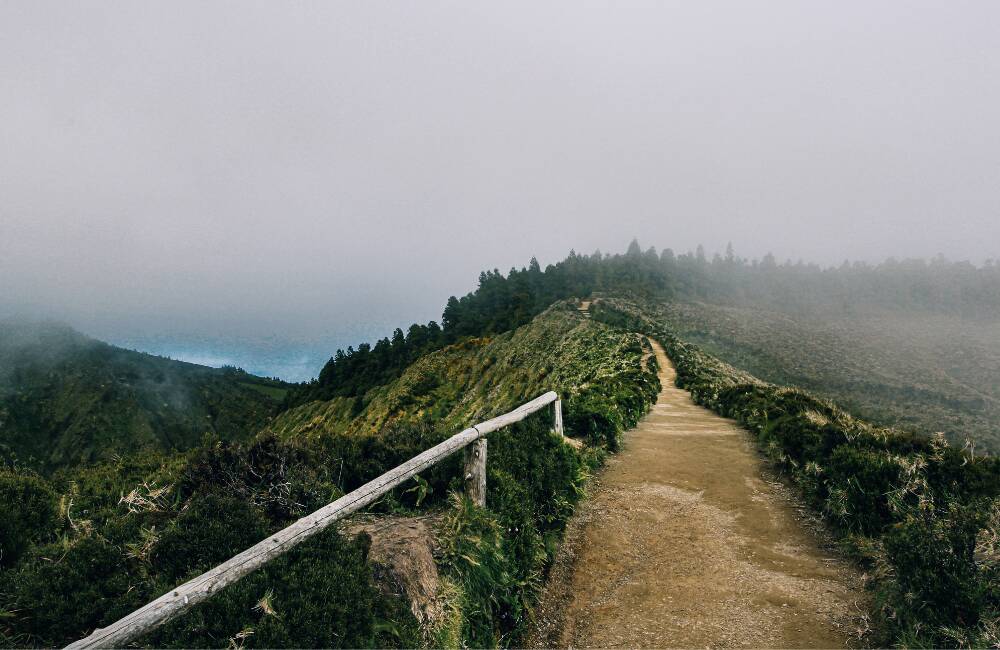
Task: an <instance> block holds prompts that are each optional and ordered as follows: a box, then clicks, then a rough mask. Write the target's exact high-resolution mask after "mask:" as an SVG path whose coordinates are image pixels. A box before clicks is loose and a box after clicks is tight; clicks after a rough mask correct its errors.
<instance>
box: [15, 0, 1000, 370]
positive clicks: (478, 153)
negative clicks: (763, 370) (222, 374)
mask: <svg viewBox="0 0 1000 650" xmlns="http://www.w3.org/2000/svg"><path fill="white" fill-rule="evenodd" d="M998 35H1000V3H998V2H994V1H992V0H990V1H983V2H913V1H909V0H907V1H906V2H902V1H900V2H879V3H871V2H836V3H832V2H831V3H814V2H799V1H794V2H776V1H771V0H768V1H767V2H752V3H751V2H742V1H739V2H694V1H689V2H684V3H669V2H654V3H636V2H625V3H622V2H606V3H583V2H577V1H573V2H569V1H567V2H561V3H545V2H541V3H540V2H536V1H532V2H523V3H512V2H503V3H501V2H493V3H489V4H486V3H469V2H452V3H438V2H424V1H422V2H361V1H358V2H315V3H310V2H296V3H269V4H266V5H265V4H258V3H251V2H244V1H241V2H232V3H223V2H214V3H202V2H189V3H183V2H159V3H147V2H129V3H110V2H107V3H72V2H59V3H46V2H38V1H36V0H31V1H27V0H25V1H23V2H13V1H11V2H4V3H2V4H0V316H3V315H5V314H9V313H22V314H27V315H30V316H50V317H55V318H59V319H62V320H65V321H67V322H69V323H70V324H73V325H75V326H77V327H79V328H80V329H83V330H84V331H87V332H88V333H91V334H93V335H96V336H99V337H101V338H105V339H108V340H113V341H115V342H122V343H128V344H133V345H135V346H137V347H142V346H145V347H146V348H148V349H153V350H154V351H160V352H162V351H168V352H170V351H172V350H174V348H171V347H170V346H171V345H174V346H175V347H176V346H181V347H183V345H184V344H185V342H189V343H191V345H192V346H194V348H197V350H196V351H195V352H191V353H190V354H196V353H197V354H203V355H210V354H216V353H217V354H218V355H222V356H225V355H226V354H229V353H227V352H225V350H220V349H218V348H219V345H220V344H219V343H218V342H219V341H232V340H247V341H253V342H254V345H255V346H257V347H260V346H264V347H265V348H266V347H268V346H271V347H273V348H281V349H286V348H287V349H291V347H294V346H296V345H297V346H303V347H302V349H305V348H309V347H310V346H316V345H319V346H321V347H323V346H327V345H333V344H343V345H346V344H347V343H351V342H357V341H358V340H363V339H365V338H369V337H371V336H373V335H383V334H386V333H388V332H389V331H390V330H391V328H392V327H395V326H397V325H406V324H408V323H410V322H412V321H415V320H420V321H426V320H428V319H431V318H439V317H440V310H441V307H442V306H443V304H444V301H445V299H446V298H447V296H448V295H450V294H461V293H465V292H467V291H469V290H471V289H472V288H474V286H475V282H476V278H477V276H478V273H479V271H480V270H481V269H483V268H492V267H499V268H501V269H508V268H510V267H511V266H512V265H515V264H516V265H518V266H520V265H523V264H525V263H526V262H527V260H528V258H529V257H530V256H531V255H537V256H538V258H539V259H540V260H541V262H542V263H543V264H545V263H547V262H553V261H556V260H557V259H560V258H562V257H564V256H565V254H566V253H567V252H568V251H569V250H570V249H571V248H575V249H576V250H578V251H582V252H591V251H593V250H594V249H595V248H598V247H600V248H601V249H603V250H605V251H609V250H614V251H620V250H623V249H624V248H625V246H626V245H627V243H628V241H629V240H630V239H631V238H632V237H633V236H637V237H638V238H639V240H640V242H641V243H642V244H643V245H644V246H648V245H655V246H657V247H658V248H663V247H672V248H674V249H675V250H678V251H685V250H688V249H691V248H694V247H695V246H696V245H697V244H699V243H704V244H705V245H706V247H707V248H708V249H709V251H712V250H716V249H722V248H724V247H725V245H726V242H728V241H732V242H733V244H734V245H735V247H736V249H737V252H738V253H740V254H742V255H744V256H751V257H759V256H761V255H763V254H764V253H766V252H768V251H773V252H774V253H775V255H777V256H778V257H779V258H780V259H785V258H794V259H798V258H803V259H806V260H809V261H816V262H820V263H824V264H835V263H839V262H840V261H842V260H843V259H844V258H851V259H867V260H872V261H876V260H879V259H882V258H884V257H888V256H897V257H905V256H931V255H934V254H937V253H943V254H945V255H946V256H948V257H950V258H953V259H955V258H957V259H966V258H967V259H971V260H973V261H977V262H980V261H983V260H985V259H987V258H994V257H1000V117H998V116H1000V36H998ZM157 341H159V343H156V342H157ZM157 346H159V347H157ZM199 346H200V347H199ZM213 346H214V347H213ZM290 346H291V347H290ZM194 348H192V349H194ZM296 349H298V348H296ZM300 351H301V350H300ZM178 354H180V352H178ZM185 354H187V353H185ZM234 354H235V353H234ZM296 354H297V353H296ZM302 354H305V355H308V354H311V353H307V352H302ZM189 356H190V355H189ZM220 358H221V357H220ZM296 378H299V377H296Z"/></svg>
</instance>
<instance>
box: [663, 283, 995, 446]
mask: <svg viewBox="0 0 1000 650" xmlns="http://www.w3.org/2000/svg"><path fill="white" fill-rule="evenodd" d="M658 317H659V318H660V319H661V320H662V322H664V323H666V324H669V326H670V327H671V328H672V329H674V331H676V332H677V333H678V335H680V336H681V337H683V338H684V339H685V340H686V341H689V342H692V343H696V344H698V345H701V346H703V347H704V348H705V350H707V351H708V352H710V353H712V354H714V355H716V356H717V357H719V358H720V359H722V360H723V361H726V362H728V363H731V364H733V365H735V366H738V367H740V368H743V369H745V370H748V371H750V372H752V373H753V374H755V375H756V376H758V377H760V378H762V379H765V380H767V381H771V382H775V383H779V384H791V385H795V386H799V387H802V388H806V389H809V390H811V391H814V392H815V393H817V394H819V395H821V396H823V397H827V398H829V399H834V400H836V401H837V403H838V404H839V405H841V406H842V407H845V408H847V409H849V410H850V411H851V412H852V413H854V414H855V415H857V416H860V417H863V418H865V419H868V420H871V421H873V422H876V423H879V424H883V425H889V426H897V427H901V428H904V429H908V430H914V431H917V432H920V433H923V434H927V435H930V434H932V433H935V432H938V431H943V432H944V433H945V435H946V436H947V437H948V439H949V440H950V441H951V442H952V443H953V444H957V445H964V444H965V441H966V440H967V439H970V438H971V439H972V440H974V441H975V442H976V443H977V445H978V448H979V449H988V450H990V451H996V450H997V449H1000V322H998V321H997V320H996V319H995V318H993V319H970V318H967V317H963V316H962V315H961V314H958V313H953V314H942V313H934V312H919V311H902V310H900V309H898V308H892V307H889V306H886V307H881V308H873V307H866V308H861V307H854V308H852V309H850V310H846V311H845V310H840V311H838V310H831V309H827V310H823V311H820V310H818V309H810V308H806V307H803V308H801V309H799V310H797V311H789V310H779V309H775V308H766V307H760V306H758V307H751V306H746V305H721V304H708V303H702V302H691V301H673V302H667V303H662V304H661V305H660V306H659V309H658Z"/></svg>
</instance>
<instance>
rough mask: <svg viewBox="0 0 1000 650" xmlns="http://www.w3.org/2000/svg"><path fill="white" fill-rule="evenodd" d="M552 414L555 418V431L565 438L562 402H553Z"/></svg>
mask: <svg viewBox="0 0 1000 650" xmlns="http://www.w3.org/2000/svg"><path fill="white" fill-rule="evenodd" d="M552 413H553V415H554V417H555V429H556V433H558V434H559V435H560V436H565V435H566V434H565V433H563V422H562V400H558V399H557V400H556V401H554V402H552Z"/></svg>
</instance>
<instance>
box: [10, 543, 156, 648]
mask: <svg viewBox="0 0 1000 650" xmlns="http://www.w3.org/2000/svg"><path fill="white" fill-rule="evenodd" d="M129 564H130V563H129V562H128V560H127V558H125V556H124V555H123V553H122V552H121V551H120V550H119V549H117V548H115V547H114V546H111V545H110V544H108V543H107V542H106V541H104V540H103V539H101V538H100V537H97V536H87V537H83V538H81V539H78V540H76V541H74V542H73V543H72V544H70V545H69V546H68V547H67V546H66V545H65V544H62V543H54V544H49V545H47V546H41V547H38V548H36V549H35V550H34V552H32V554H31V556H30V557H28V558H26V560H25V561H24V562H22V563H21V565H20V566H19V567H18V569H17V571H16V572H15V573H14V574H13V577H12V585H11V587H12V589H11V591H12V596H13V609H16V610H17V613H16V615H17V616H18V617H19V625H18V628H19V630H20V631H22V632H23V633H24V634H26V635H27V636H28V637H29V638H31V639H32V640H33V643H34V644H36V645H42V646H55V645H59V646H61V645H64V644H66V643H69V642H71V641H73V640H75V639H76V638H78V637H80V636H82V635H83V634H86V633H89V632H90V631H92V630H93V629H94V628H96V627H101V626H103V625H106V624H108V623H111V622H113V621H115V620H117V619H118V618H119V617H121V616H124V615H125V614H127V613H128V612H129V611H131V610H132V609H134V608H136V607H139V606H141V605H142V604H144V602H145V600H146V599H145V597H144V596H145V595H147V594H144V590H143V589H138V590H136V589H135V585H136V582H137V579H136V576H135V575H134V574H133V573H132V572H130V571H129V570H123V567H128V566H129Z"/></svg>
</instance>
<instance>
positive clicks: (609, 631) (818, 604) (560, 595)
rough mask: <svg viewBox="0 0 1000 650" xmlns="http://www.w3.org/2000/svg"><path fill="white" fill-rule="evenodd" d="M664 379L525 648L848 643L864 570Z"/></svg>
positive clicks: (563, 558) (609, 474)
mask: <svg viewBox="0 0 1000 650" xmlns="http://www.w3.org/2000/svg"><path fill="white" fill-rule="evenodd" d="M653 346H654V350H655V353H656V357H657V360H658V362H659V364H660V381H661V382H662V384H663V389H662V391H661V393H660V395H659V398H658V401H657V403H656V405H655V406H654V407H653V409H652V410H651V411H650V413H649V414H648V415H647V416H646V417H645V418H644V419H643V420H642V421H641V422H640V424H639V425H638V426H637V427H636V428H635V429H634V430H633V431H631V432H629V433H628V434H627V435H626V438H625V448H624V450H623V451H622V453H620V454H618V456H616V457H615V458H614V459H612V460H611V461H610V462H609V464H608V467H607V468H606V470H605V471H604V472H603V474H602V476H601V477H600V479H598V480H597V481H596V483H595V484H593V485H592V488H591V492H592V494H591V497H590V498H589V499H588V500H587V501H585V502H584V503H583V504H582V505H581V506H580V508H579V510H578V512H577V515H576V516H575V517H574V519H573V520H572V521H571V523H570V526H569V529H568V531H567V536H566V541H565V542H564V544H563V547H562V549H561V551H560V553H559V557H558V558H557V560H556V564H555V566H554V567H553V570H552V573H551V576H550V581H549V584H548V587H547V588H546V592H545V594H544V596H543V600H542V603H541V604H540V606H539V609H538V611H537V617H536V625H537V627H536V629H535V630H534V632H533V634H532V635H531V636H530V637H529V640H528V645H529V646H532V647H689V648H694V647H698V648H704V647H782V648H833V647H846V646H848V645H850V643H851V640H852V638H853V635H854V632H855V629H856V622H857V621H858V619H859V617H860V615H861V613H862V610H863V608H864V606H865V602H864V595H863V592H862V590H861V580H860V577H859V575H858V574H857V572H856V571H855V570H854V569H853V568H852V567H851V566H850V565H849V564H848V563H846V562H845V561H843V560H841V559H839V558H837V557H835V555H834V553H833V551H832V550H831V549H830V547H829V545H828V541H827V540H826V539H825V538H824V535H823V532H822V530H821V528H820V527H819V526H818V524H817V523H816V522H815V520H812V519H810V518H809V517H808V516H807V515H806V514H805V511H804V508H802V507H801V506H800V505H798V504H797V503H796V502H795V501H794V499H793V498H792V496H791V494H790V491H789V490H788V489H787V487H786V486H784V485H783V484H782V483H781V482H780V481H779V480H777V479H776V478H774V475H773V474H772V473H771V472H770V471H769V470H768V468H767V465H766V463H765V461H764V460H763V459H762V458H761V456H760V455H759V454H758V453H757V451H756V449H755V447H754V446H753V442H752V441H751V440H750V439H749V435H748V434H747V433H746V432H745V431H744V430H742V429H740V428H739V427H738V426H737V425H736V424H735V423H734V422H733V421H731V420H727V419H724V418H721V417H719V416H718V415H716V414H714V413H712V412H711V411H708V410H707V409H704V408H701V407H699V406H697V405H695V404H694V402H693V401H692V400H691V396H690V395H689V394H688V393H687V392H685V391H683V390H681V389H679V388H677V387H675V386H674V378H675V372H674V369H673V366H672V365H671V363H670V361H669V360H668V359H667V356H666V354H665V353H664V352H663V349H662V348H661V347H660V346H659V345H657V344H656V343H655V342H654V343H653Z"/></svg>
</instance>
